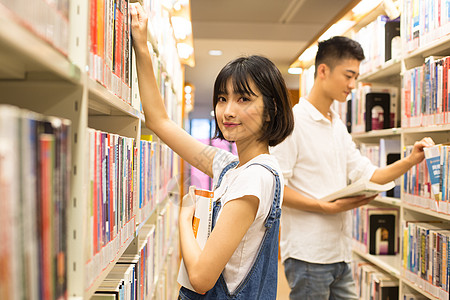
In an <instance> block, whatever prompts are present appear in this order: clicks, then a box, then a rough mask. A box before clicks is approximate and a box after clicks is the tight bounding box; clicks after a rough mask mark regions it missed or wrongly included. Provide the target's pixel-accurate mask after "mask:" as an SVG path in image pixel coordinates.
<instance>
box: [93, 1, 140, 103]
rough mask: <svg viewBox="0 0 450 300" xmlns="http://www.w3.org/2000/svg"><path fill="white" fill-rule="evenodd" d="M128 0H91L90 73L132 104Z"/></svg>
mask: <svg viewBox="0 0 450 300" xmlns="http://www.w3.org/2000/svg"><path fill="white" fill-rule="evenodd" d="M128 6H129V4H128V0H89V75H90V77H91V78H92V79H94V80H96V81H98V82H99V83H100V84H102V85H104V86H105V87H106V88H108V89H109V90H110V91H112V92H113V93H114V94H115V95H116V96H118V97H120V98H121V99H123V100H124V101H125V102H126V103H128V104H131V80H130V78H131V75H130V73H131V72H130V70H131V59H130V58H131V29H130V28H131V27H130V20H131V17H130V12H129V8H128Z"/></svg>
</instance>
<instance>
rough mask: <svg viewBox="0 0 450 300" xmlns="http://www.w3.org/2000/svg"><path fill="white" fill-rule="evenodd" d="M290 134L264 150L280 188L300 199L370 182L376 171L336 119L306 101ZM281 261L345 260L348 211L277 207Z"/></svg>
mask: <svg viewBox="0 0 450 300" xmlns="http://www.w3.org/2000/svg"><path fill="white" fill-rule="evenodd" d="M293 113H294V120H295V125H294V131H293V133H292V135H290V136H289V137H288V138H287V139H286V140H285V141H284V142H282V143H281V144H279V145H277V146H276V147H273V148H271V149H270V151H271V154H273V155H274V156H275V157H276V158H277V160H278V163H279V164H280V166H281V169H282V170H283V175H284V178H285V180H286V185H287V186H288V187H289V188H291V189H293V190H295V191H297V192H298V193H300V194H303V195H305V196H306V197H309V198H313V199H320V198H322V197H324V196H326V195H328V194H330V193H332V192H334V191H336V190H339V189H341V188H343V187H345V186H346V185H347V184H348V181H349V180H350V181H352V182H353V181H355V180H357V179H360V178H370V177H372V175H373V173H374V172H375V170H376V167H375V166H374V165H372V163H371V162H370V161H369V159H367V158H366V157H363V156H362V155H361V153H360V152H359V151H358V150H357V149H356V146H355V143H354V142H353V141H352V137H351V135H350V134H349V133H348V131H347V129H346V127H345V125H344V123H343V122H342V121H341V120H340V118H339V115H338V114H336V113H335V112H333V111H332V121H329V120H328V119H326V118H325V117H324V116H323V115H322V114H321V113H320V112H319V111H318V110H317V109H316V108H315V107H314V106H313V105H312V104H311V103H310V102H308V101H307V100H306V99H304V98H302V99H300V102H299V103H298V104H297V105H295V106H294V108H293ZM282 210H283V212H282V214H281V238H280V248H281V258H282V260H283V261H284V260H286V259H287V258H290V257H292V258H295V259H298V260H303V261H307V262H311V263H322V264H325V263H335V262H341V261H346V262H349V261H350V260H351V245H352V235H351V233H352V218H351V211H346V212H342V213H337V214H332V215H328V214H322V213H316V212H307V211H302V210H298V209H294V208H289V207H283V209H282Z"/></svg>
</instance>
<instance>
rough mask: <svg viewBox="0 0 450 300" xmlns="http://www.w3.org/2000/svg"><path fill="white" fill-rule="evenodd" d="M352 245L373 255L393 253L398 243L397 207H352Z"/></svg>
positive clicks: (396, 250)
mask: <svg viewBox="0 0 450 300" xmlns="http://www.w3.org/2000/svg"><path fill="white" fill-rule="evenodd" d="M352 213H353V214H352V217H353V230H352V236H353V241H354V243H353V244H354V246H355V248H357V249H358V250H360V251H361V252H364V253H369V254H373V255H395V254H396V253H398V244H399V234H398V225H399V221H398V219H399V209H398V208H397V207H377V206H373V205H365V206H362V207H358V208H355V209H353V212H352Z"/></svg>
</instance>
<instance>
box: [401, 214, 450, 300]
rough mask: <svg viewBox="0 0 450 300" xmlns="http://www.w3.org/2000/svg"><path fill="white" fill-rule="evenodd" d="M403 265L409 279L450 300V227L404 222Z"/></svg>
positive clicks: (437, 222)
mask: <svg viewBox="0 0 450 300" xmlns="http://www.w3.org/2000/svg"><path fill="white" fill-rule="evenodd" d="M401 230H402V235H403V240H402V251H401V253H402V255H401V264H402V268H403V269H404V270H405V275H406V278H407V279H408V280H410V281H412V282H414V283H416V284H417V285H418V286H419V287H420V288H421V289H423V290H425V291H427V292H428V293H430V294H431V295H433V296H435V297H439V298H440V299H448V292H449V280H448V278H449V271H450V265H449V263H448V261H449V260H448V258H449V256H448V253H449V250H450V224H448V223H444V222H441V221H403V222H402V227H401Z"/></svg>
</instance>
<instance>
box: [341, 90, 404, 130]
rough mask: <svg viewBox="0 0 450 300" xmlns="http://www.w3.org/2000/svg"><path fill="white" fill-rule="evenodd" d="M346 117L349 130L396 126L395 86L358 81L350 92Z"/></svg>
mask: <svg viewBox="0 0 450 300" xmlns="http://www.w3.org/2000/svg"><path fill="white" fill-rule="evenodd" d="M349 97H351V98H350V99H349V100H348V101H350V104H349V105H347V112H346V118H345V119H343V120H347V122H348V121H350V120H351V121H350V124H351V127H350V126H347V128H348V129H349V131H350V132H352V133H357V132H365V131H371V130H378V129H386V128H392V127H397V126H398V125H399V124H400V121H399V116H400V111H399V102H400V98H399V97H400V95H399V90H398V88H397V87H396V86H390V85H381V84H370V83H363V82H359V83H358V86H357V88H356V89H354V90H353V91H352V93H351V96H349Z"/></svg>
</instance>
